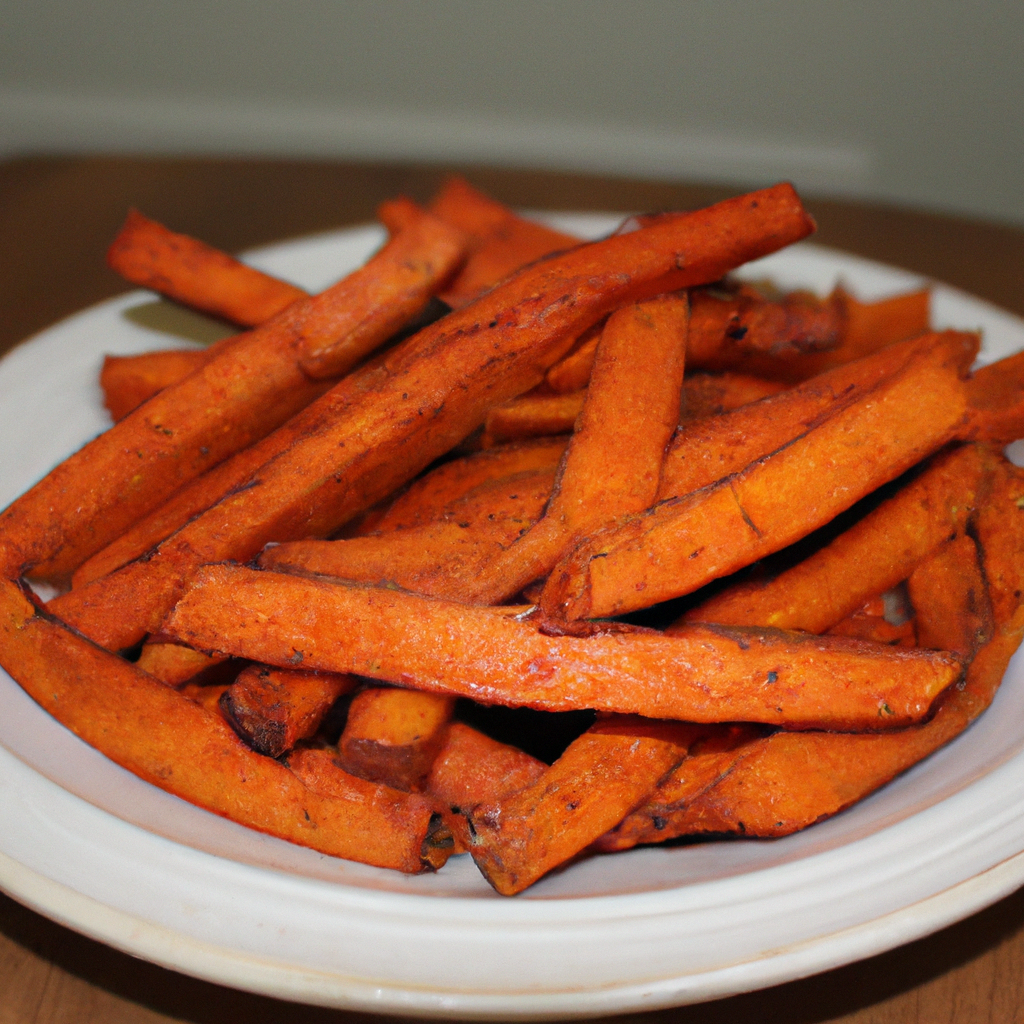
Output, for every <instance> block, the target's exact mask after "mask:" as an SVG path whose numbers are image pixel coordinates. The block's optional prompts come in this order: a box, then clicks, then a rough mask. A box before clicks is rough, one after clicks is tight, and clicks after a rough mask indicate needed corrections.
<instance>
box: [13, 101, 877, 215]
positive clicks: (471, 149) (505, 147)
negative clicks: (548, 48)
mask: <svg viewBox="0 0 1024 1024" xmlns="http://www.w3.org/2000/svg"><path fill="white" fill-rule="evenodd" d="M30 153H122V154H124V153H138V154H160V155H167V154H207V155H218V156H235V155H247V156H248V155H252V156H256V155H259V156H287V157H321V158H323V157H335V158H355V159H406V160H418V161H424V162H450V163H458V162H471V163H482V164H502V165H509V166H519V167H526V166H531V167H545V168H551V169H559V170H567V171H587V172H595V173H604V174H622V175H628V176H633V177H641V178H659V179H667V180H677V181H686V180H701V181H717V182H721V183H725V184H738V185H761V184H767V183H769V182H773V181H778V180H782V179H786V180H790V181H792V182H793V183H794V184H795V185H797V187H799V188H802V189H804V190H805V191H808V192H819V193H820V192H827V193H830V194H834V195H847V196H868V195H871V194H872V193H874V192H876V191H877V188H878V182H877V181H876V177H877V175H876V162H875V160H874V159H873V155H872V153H871V152H870V151H869V150H867V149H865V148H860V147H858V146H855V145H845V144H832V143H814V142H780V141H777V140H772V141H768V140H767V139H758V138H747V137H741V136H736V135H728V134H716V133H702V132H693V133H690V132H686V131H680V132H676V131H671V130H657V129H652V128H650V127H647V126H637V127H636V128H630V127H624V126H621V125H610V124H602V123H594V122H592V123H572V122H556V121H548V122H545V121H539V120H538V121H530V120H526V119H522V120H516V119H514V118H508V117H506V118H502V117H498V116H495V117H490V116H487V115H485V114H481V113H478V112H474V113H465V114H462V113H458V112H448V113H444V114H439V113H413V112H409V111H399V110H384V109H381V110H372V109H368V108H355V107H351V108H347V109H346V108H341V107H337V106H335V107H323V108H317V107H312V106H299V105H296V106H285V105H275V106H261V105H259V104H256V103H244V102H237V103H236V102H227V101H211V100H197V99H196V100H194V99H158V98H145V97H143V98H124V97H113V96H73V95H61V94H56V93H51V94H45V93H38V92H29V91H14V90H0V157H8V158H9V157H13V156H18V155H25V154H30Z"/></svg>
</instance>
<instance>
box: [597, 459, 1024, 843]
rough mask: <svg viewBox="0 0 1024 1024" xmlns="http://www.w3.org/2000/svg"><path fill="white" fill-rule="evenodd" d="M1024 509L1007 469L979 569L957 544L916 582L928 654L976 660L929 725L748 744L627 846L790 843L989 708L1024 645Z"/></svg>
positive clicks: (969, 550)
mask: <svg viewBox="0 0 1024 1024" xmlns="http://www.w3.org/2000/svg"><path fill="white" fill-rule="evenodd" d="M1022 497H1024V477H1022V475H1021V473H1020V471H1019V470H1017V469H1015V468H1013V467H1011V466H1009V465H1008V464H1007V463H1005V462H1004V463H1002V464H1001V465H1000V467H999V468H998V470H997V472H996V475H995V482H994V486H993V488H992V491H991V493H990V496H989V500H988V501H986V502H985V503H984V504H983V505H982V506H981V507H980V508H979V510H978V512H977V514H976V523H975V526H976V529H977V532H978V535H979V540H980V544H981V549H982V551H981V560H982V561H983V563H984V569H983V570H982V568H981V566H980V565H979V557H978V551H977V549H976V548H975V546H974V542H973V541H972V540H971V538H969V537H964V538H962V539H958V540H955V541H953V542H951V544H950V545H949V546H948V547H944V548H942V549H940V550H939V551H937V552H935V553H934V554H932V555H931V556H929V559H928V560H927V562H922V563H921V564H920V565H919V567H918V569H917V570H916V571H915V573H914V575H915V576H917V577H918V580H917V583H916V584H915V592H916V594H917V598H918V607H917V616H918V618H919V620H920V624H921V627H923V632H924V635H925V638H926V642H927V641H928V640H933V639H934V640H938V639H939V638H942V642H943V643H944V644H945V643H947V642H949V641H950V640H952V642H953V643H954V644H956V645H957V646H960V647H961V649H962V653H963V654H964V655H965V656H966V657H971V656H972V655H973V660H972V661H971V662H970V664H969V666H968V669H967V673H966V677H965V681H964V684H963V686H962V687H954V688H952V689H950V690H949V691H948V692H947V693H946V694H944V695H943V696H942V697H941V698H940V701H939V706H938V709H937V711H936V713H935V715H934V717H933V718H932V719H931V720H930V721H928V722H925V723H924V724H921V725H916V726H912V727H910V728H908V729H903V730H898V731H895V732H892V733H886V734H874V735H869V734H836V733H819V732H803V733H792V732H777V733H775V734H773V735H772V736H769V737H767V738H764V739H760V740H755V741H753V742H751V743H748V744H746V745H745V746H743V747H742V748H740V754H741V756H740V757H738V758H737V759H736V760H735V761H734V762H733V763H732V764H730V765H728V769H727V770H726V771H723V772H721V773H720V774H719V775H718V777H717V778H715V779H713V780H711V783H710V784H709V785H708V786H707V787H706V788H705V789H703V790H701V791H699V792H691V793H690V794H689V797H688V799H687V800H686V801H684V802H681V803H680V805H679V806H677V807H676V808H674V809H673V813H671V814H669V815H665V816H663V817H662V818H661V822H662V827H661V829H659V830H657V831H655V830H653V829H651V830H648V831H647V832H646V833H644V832H642V831H641V830H640V829H638V830H636V832H635V833H634V834H633V836H632V837H631V838H632V839H633V841H635V842H657V841H660V840H661V839H667V838H671V837H672V836H677V835H691V834H696V833H703V832H721V833H730V832H731V833H735V834H738V835H747V836H780V835H788V834H790V833H792V832H795V831H798V830H799V829H801V828H805V827H807V826H808V825H812V824H814V823H815V822H816V821H820V820H821V819H823V818H826V817H829V816H831V815H833V814H835V813H837V812H839V811H841V810H843V809H844V808H846V807H849V806H850V805H851V804H853V803H855V802H856V801H857V800H860V799H862V798H863V797H864V796H866V795H867V794H868V793H871V792H873V791H874V790H875V789H877V788H878V787H880V786H882V785H884V784H885V783H886V782H888V781H889V780H890V779H892V778H894V777H895V776H896V775H898V774H899V773H900V772H903V771H905V770H906V769H907V768H909V767H910V766H911V765H913V764H916V763H917V762H918V761H920V760H921V759H922V758H924V757H927V756H928V755H929V754H930V753H932V752H933V751H935V750H937V749H939V747H941V746H943V745H944V744H946V743H948V742H949V741H950V740H951V739H953V738H954V737H955V736H957V735H959V734H960V733H961V732H962V731H963V730H964V729H965V728H966V727H967V726H968V725H969V724H970V723H971V722H972V721H974V719H976V718H977V717H978V715H980V714H981V713H982V712H983V711H984V710H985V709H986V708H987V707H988V706H989V704H990V703H991V701H992V698H993V696H994V695H995V692H996V690H997V688H998V686H999V683H1000V681H1001V679H1002V677H1003V674H1004V672H1005V671H1006V666H1007V663H1008V662H1009V660H1010V658H1011V656H1012V655H1013V653H1014V652H1015V651H1016V650H1017V648H1018V647H1019V646H1020V643H1021V639H1022V637H1024V603H1022V599H1021V594H1022V592H1024V516H1022V514H1021V511H1020V508H1021V506H1020V505H1018V504H1017V502H1018V501H1019V500H1020V499H1021V498H1022ZM986 581H987V584H988V592H987V593H985V583H986ZM975 652H976V653H975ZM684 768H685V762H684ZM623 845H624V844H620V845H619V846H617V847H616V848H620V849H621V848H623Z"/></svg>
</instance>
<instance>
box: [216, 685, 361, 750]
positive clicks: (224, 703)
mask: <svg viewBox="0 0 1024 1024" xmlns="http://www.w3.org/2000/svg"><path fill="white" fill-rule="evenodd" d="M357 685H358V684H357V680H356V679H354V678H353V677H352V676H350V675H343V674H340V673H336V672H305V671H303V670H302V669H285V668H271V667H270V666H269V665H250V666H248V667H247V668H244V669H242V671H241V672H240V673H239V674H238V678H237V679H235V681H234V682H233V683H232V684H231V685H230V686H229V687H228V688H227V690H225V692H224V695H223V697H221V701H220V707H221V710H222V711H223V713H224V717H225V718H226V719H227V721H228V722H229V723H230V724H231V726H232V728H234V730H235V732H237V733H238V735H239V736H241V737H242V739H243V740H245V742H246V743H248V745H249V746H250V747H252V749H253V750H255V751H256V752H257V753H259V754H266V755H267V757H280V756H281V755H282V754H285V753H287V752H288V751H289V750H291V749H292V748H293V747H294V746H295V744H296V743H298V742H299V740H305V739H309V738H310V737H312V736H314V735H316V731H317V729H319V728H320V723H321V722H322V721H323V720H324V716H325V715H326V714H327V712H328V711H330V709H331V707H332V705H333V704H334V702H335V701H336V700H337V699H338V698H339V697H341V696H342V695H344V694H346V693H349V692H351V691H352V690H354V689H355V688H356V686H357Z"/></svg>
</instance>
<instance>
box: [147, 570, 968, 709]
mask: <svg viewBox="0 0 1024 1024" xmlns="http://www.w3.org/2000/svg"><path fill="white" fill-rule="evenodd" d="M623 629H624V628H623V627H617V628H616V627H614V626H611V627H607V629H606V630H605V631H604V632H599V633H598V634H597V635H592V636H586V637H578V636H551V635H546V634H545V633H544V632H542V631H541V630H540V629H538V627H537V626H536V625H535V624H534V623H532V622H530V621H521V620H520V618H519V617H515V616H509V615H502V614H498V613H497V612H495V611H492V610H491V609H489V608H482V607H475V606H470V605H462V604H455V603H454V602H450V601H441V600H437V599H434V598H427V597H420V596H417V595H413V594H407V593H404V592H402V591H398V590H391V589H387V588H375V587H362V586H355V585H350V584H344V583H341V582H340V581H336V580H331V579H328V578H326V577H315V578H304V577H298V576H289V575H286V574H283V573H272V572H260V571H256V570H252V569H244V568H241V567H234V566H226V565H221V566H207V567H205V568H203V569H200V570H199V571H198V572H197V573H196V574H195V576H194V577H193V581H192V584H191V586H190V588H189V589H188V591H187V592H186V594H185V595H184V596H183V597H182V599H181V600H180V601H179V602H178V603H177V605H176V606H175V608H174V611H173V612H172V613H171V615H170V616H169V617H168V619H167V621H166V622H165V624H164V628H163V631H164V632H165V633H166V634H167V636H168V637H169V638H172V639H177V640H179V641H180V642H183V643H187V644H188V645H189V646H192V647H195V648H196V649H198V650H202V651H206V652H209V653H222V654H232V655H235V656H238V657H245V658H250V659H252V660H253V661H259V662H262V663H265V664H269V665H280V666H282V667H295V666H296V665H301V666H302V667H303V668H308V669H313V670H316V671H327V672H352V673H354V674H356V675H364V676H368V677H369V678H371V679H380V680H382V681H385V682H393V683H398V684H399V685H402V686H406V687H410V688H414V689H421V690H428V691H430V692H436V693H449V694H453V695H456V696H464V697H471V698H472V699H474V700H477V701H480V702H482V703H485V704H508V705H511V706H527V707H533V708H537V709H539V710H546V711H568V710H574V709H580V708H594V709H596V710H601V711H614V712H619V713H624V714H641V715H645V716H646V717H648V718H668V719H676V720H682V721H690V722H721V721H750V722H764V723H767V724H771V725H786V726H788V727H790V728H803V729H807V728H831V729H887V728H896V727H899V726H900V725H902V724H909V723H910V722H912V721H915V720H919V719H920V718H922V717H923V716H924V715H926V714H927V713H928V709H929V708H930V706H931V704H932V701H933V700H934V699H935V697H936V696H937V695H938V694H939V693H941V692H942V691H943V690H944V689H945V688H946V687H947V686H948V685H949V684H950V683H952V682H953V681H954V680H955V679H956V678H957V677H958V676H959V674H960V663H959V661H958V659H956V658H955V657H954V656H953V655H950V654H947V653H944V652H939V651H928V652H924V651H905V650H897V649H894V648H889V647H878V646H876V645H873V644H863V643H859V642H857V641H852V640H846V639H845V638H842V637H825V638H821V637H812V636H809V635H807V634H803V633H784V632H780V631H776V630H756V629H742V628H735V629H733V628H727V627H718V626H702V625H692V626H689V627H687V629H686V630H685V632H681V633H678V634H677V635H675V636H672V637H668V636H664V635H663V634H660V633H657V632H654V631H649V630H644V631H639V632H636V631H634V630H632V629H629V628H628V627H625V631H623ZM438 638H443V641H441V640H439V639H438Z"/></svg>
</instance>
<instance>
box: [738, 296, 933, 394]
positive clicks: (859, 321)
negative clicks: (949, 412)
mask: <svg viewBox="0 0 1024 1024" xmlns="http://www.w3.org/2000/svg"><path fill="white" fill-rule="evenodd" d="M836 294H837V295H838V296H839V297H840V298H841V300H842V306H843V321H844V330H843V337H842V341H841V342H840V344H839V345H837V346H836V347H835V348H831V349H826V350H824V351H821V352H807V353H805V354H803V355H801V356H800V357H799V358H796V359H773V358H772V357H770V356H748V357H747V359H746V360H745V361H744V369H745V370H746V372H747V373H753V374H757V375H758V376H760V377H777V378H778V379H779V380H784V381H787V382H789V383H797V382H799V381H803V380H808V379H810V378H811V377H814V376H817V375H818V374H819V373H824V372H825V371H826V370H829V369H832V368H834V367H837V366H842V365H843V364H844V363H848V362H851V361H852V360H854V359H861V358H863V357H864V356H867V355H871V354H872V353H874V352H877V351H878V350H879V349H881V348H884V347H886V346H887V345H892V344H894V343H896V342H900V341H905V340H907V339H909V338H916V337H918V336H919V335H921V334H925V333H927V332H928V331H929V330H930V329H931V311H930V306H931V292H930V290H929V289H927V288H924V289H921V290H920V291H916V292H908V293H906V294H903V295H895V296H893V297H892V298H889V299H883V300H881V301H880V302H860V301H859V300H858V299H856V298H855V297H854V296H852V295H850V294H849V293H848V292H845V291H843V289H841V288H840V289H836Z"/></svg>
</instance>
